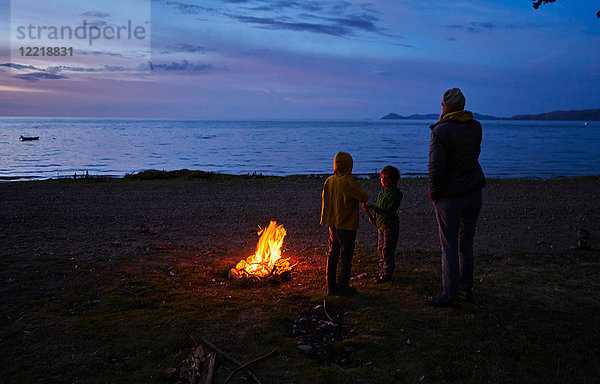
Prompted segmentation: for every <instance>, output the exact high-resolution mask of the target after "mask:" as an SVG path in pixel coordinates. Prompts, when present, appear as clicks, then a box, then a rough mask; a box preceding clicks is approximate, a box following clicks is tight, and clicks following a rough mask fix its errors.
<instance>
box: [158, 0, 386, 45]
mask: <svg viewBox="0 0 600 384" xmlns="http://www.w3.org/2000/svg"><path fill="white" fill-rule="evenodd" d="M163 2H164V3H165V4H167V5H169V6H171V7H174V8H175V9H176V10H177V11H178V12H179V13H181V14H188V15H202V14H212V15H218V16H221V17H224V18H229V19H231V20H235V21H238V22H241V23H244V24H249V25H253V26H256V27H257V28H262V29H271V30H288V31H298V32H311V33H318V34H326V35H332V36H338V37H348V36H354V35H355V34H356V32H358V31H363V32H370V33H380V34H383V31H382V30H381V28H379V27H378V25H377V24H378V23H379V17H378V12H377V11H375V10H374V9H372V8H371V5H370V4H361V5H359V6H355V5H353V4H352V3H350V2H347V1H333V2H323V3H317V2H314V1H308V2H300V1H292V0H282V1H275V2H273V1H265V0H221V4H222V7H220V8H209V7H203V6H199V5H195V4H186V3H183V2H179V1H163ZM229 4H235V5H237V6H236V7H228V5H229ZM317 12H318V13H319V14H317Z"/></svg>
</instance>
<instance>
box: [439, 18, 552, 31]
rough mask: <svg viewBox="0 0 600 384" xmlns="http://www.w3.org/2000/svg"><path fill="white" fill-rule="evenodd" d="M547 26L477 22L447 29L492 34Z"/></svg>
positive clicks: (455, 25)
mask: <svg viewBox="0 0 600 384" xmlns="http://www.w3.org/2000/svg"><path fill="white" fill-rule="evenodd" d="M544 27H546V25H543V24H536V23H524V24H513V23H510V24H495V23H492V22H488V21H485V22H477V21H473V22H470V23H468V24H452V25H446V28H448V29H451V30H456V31H465V32H468V33H481V32H484V31H485V32H491V31H493V30H496V29H509V30H518V29H537V28H544Z"/></svg>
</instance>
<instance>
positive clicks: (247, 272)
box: [229, 221, 292, 279]
mask: <svg viewBox="0 0 600 384" xmlns="http://www.w3.org/2000/svg"><path fill="white" fill-rule="evenodd" d="M285 234H286V232H285V228H283V225H279V226H278V225H277V222H275V221H271V222H270V223H269V226H268V227H267V228H265V229H261V230H260V231H258V235H259V236H260V238H259V239H258V244H257V245H256V252H254V254H253V255H251V256H249V257H248V258H246V260H241V261H240V262H239V263H237V265H236V266H235V268H231V270H230V271H229V276H230V277H231V278H233V279H241V278H244V277H251V276H253V277H257V278H259V279H261V278H265V277H268V276H270V275H274V274H281V273H283V272H286V271H289V270H291V269H292V266H291V265H290V263H289V261H288V260H289V259H282V258H281V245H282V244H283V238H284V237H285Z"/></svg>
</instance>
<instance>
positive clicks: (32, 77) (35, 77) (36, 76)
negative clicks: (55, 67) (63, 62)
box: [14, 72, 68, 83]
mask: <svg viewBox="0 0 600 384" xmlns="http://www.w3.org/2000/svg"><path fill="white" fill-rule="evenodd" d="M14 77H15V78H17V79H21V80H26V81H29V82H32V83H35V82H37V81H40V80H41V79H44V80H60V79H68V77H67V76H63V75H56V74H54V73H48V72H30V73H24V74H22V75H16V76H14Z"/></svg>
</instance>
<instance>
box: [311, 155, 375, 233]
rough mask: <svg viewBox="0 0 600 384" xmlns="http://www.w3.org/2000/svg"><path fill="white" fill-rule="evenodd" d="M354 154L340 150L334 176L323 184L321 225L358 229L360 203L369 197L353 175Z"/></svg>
mask: <svg viewBox="0 0 600 384" xmlns="http://www.w3.org/2000/svg"><path fill="white" fill-rule="evenodd" d="M353 163H354V162H353V160H352V156H350V154H349V153H346V152H338V153H337V154H336V155H335V158H334V160H333V176H329V177H328V178H327V180H325V184H324V185H323V194H322V199H321V225H326V226H329V227H334V228H336V229H344V230H355V229H358V203H359V202H365V201H367V200H368V199H369V196H368V195H367V192H365V191H364V190H363V189H362V188H361V187H360V185H358V183H357V182H356V180H354V177H352V166H353Z"/></svg>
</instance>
